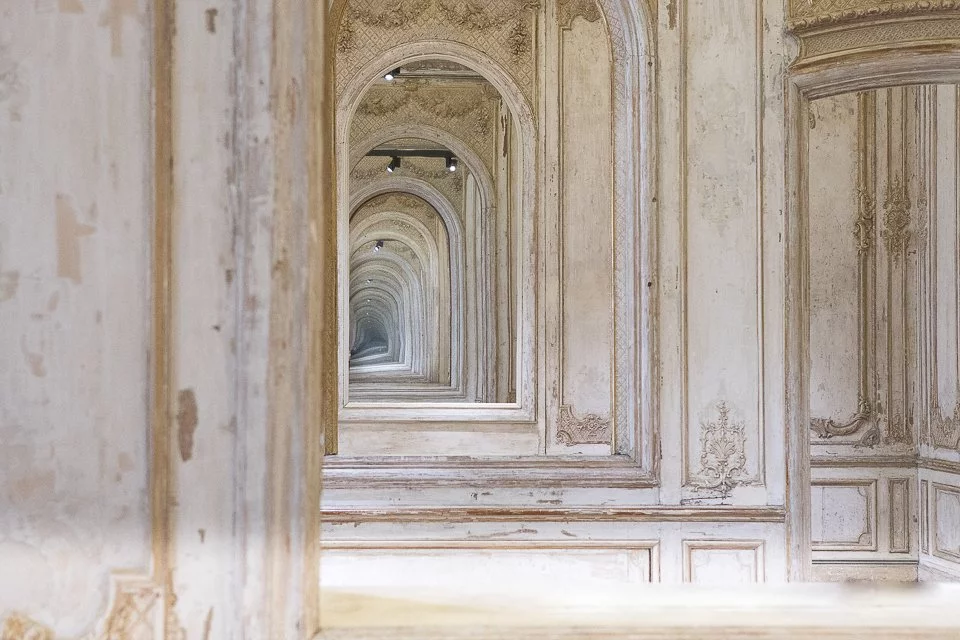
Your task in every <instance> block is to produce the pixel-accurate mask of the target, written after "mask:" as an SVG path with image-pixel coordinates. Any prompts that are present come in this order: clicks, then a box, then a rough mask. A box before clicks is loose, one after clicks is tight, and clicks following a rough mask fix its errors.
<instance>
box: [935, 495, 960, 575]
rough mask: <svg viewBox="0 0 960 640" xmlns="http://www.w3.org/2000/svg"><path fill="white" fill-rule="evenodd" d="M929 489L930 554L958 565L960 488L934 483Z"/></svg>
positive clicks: (959, 555)
mask: <svg viewBox="0 0 960 640" xmlns="http://www.w3.org/2000/svg"><path fill="white" fill-rule="evenodd" d="M931 489H932V490H933V495H932V496H931V504H932V514H933V516H932V523H931V533H932V535H933V540H932V542H931V552H932V554H933V555H934V556H935V557H937V558H940V559H942V560H947V561H949V562H954V563H960V488H957V487H955V486H950V485H944V484H940V483H936V482H935V483H933V484H932V485H931Z"/></svg>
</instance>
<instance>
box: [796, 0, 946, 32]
mask: <svg viewBox="0 0 960 640" xmlns="http://www.w3.org/2000/svg"><path fill="white" fill-rule="evenodd" d="M958 10H960V0H911V1H908V2H890V1H887V2H884V1H882V0H791V2H790V20H789V21H788V22H787V30H789V31H792V32H802V31H808V30H812V29H817V28H825V27H832V26H836V25H843V24H849V23H855V22H863V21H872V20H877V19H883V18H888V19H889V18H900V17H912V16H923V15H931V14H938V13H945V12H956V11H958Z"/></svg>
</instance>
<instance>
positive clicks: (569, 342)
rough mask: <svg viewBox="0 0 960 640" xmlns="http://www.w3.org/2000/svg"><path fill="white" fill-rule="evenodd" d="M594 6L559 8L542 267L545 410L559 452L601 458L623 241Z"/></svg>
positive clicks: (608, 59)
mask: <svg viewBox="0 0 960 640" xmlns="http://www.w3.org/2000/svg"><path fill="white" fill-rule="evenodd" d="M591 5H592V7H593V8H592V11H591V9H590V6H591ZM599 13H600V10H599V7H597V5H596V3H595V2H589V3H580V4H579V5H578V6H576V7H575V6H572V5H571V4H570V3H567V4H561V5H560V6H558V16H557V20H558V24H559V26H560V29H559V35H558V47H559V51H558V61H557V65H556V67H557V73H558V76H559V78H558V92H559V96H558V98H559V100H558V101H559V114H558V115H559V117H558V127H559V134H558V135H559V150H558V154H559V171H560V194H559V203H558V210H559V211H558V219H557V222H556V225H557V226H556V228H557V238H556V241H555V246H556V249H555V251H551V253H552V254H555V256H556V258H555V259H554V258H551V262H552V261H553V260H555V261H556V263H557V264H556V266H555V267H549V268H548V269H549V271H548V273H551V274H552V273H554V269H556V271H555V273H556V276H557V278H558V280H559V284H558V289H557V310H558V319H557V326H556V327H555V328H554V327H551V328H550V331H551V332H553V331H556V335H557V338H556V343H557V353H556V354H553V353H551V354H550V355H549V356H548V357H549V358H550V360H551V363H552V362H553V360H554V358H556V362H557V364H556V368H557V370H558V372H559V380H558V381H557V383H556V384H557V387H558V396H559V397H558V398H557V399H556V400H555V401H554V400H553V399H552V398H551V400H550V401H549V406H548V409H547V411H548V414H553V415H556V418H554V419H552V420H551V422H555V424H556V426H555V429H553V430H551V431H555V436H553V437H552V438H550V440H551V442H550V447H549V449H550V450H551V452H553V453H557V454H569V453H573V452H581V453H592V454H594V455H608V454H609V453H610V452H611V444H612V442H613V431H614V425H613V382H614V381H613V379H612V375H613V373H614V371H615V369H614V356H615V349H614V334H613V331H614V317H613V314H612V313H611V311H612V310H613V308H614V306H615V300H614V298H613V286H614V279H615V273H614V255H613V252H614V246H615V245H616V244H619V243H620V242H623V241H626V239H625V238H624V239H618V238H617V237H616V236H615V235H614V234H615V230H614V213H613V192H612V187H613V174H612V171H611V167H612V166H613V130H612V127H613V111H612V107H613V104H612V101H613V95H612V86H613V75H612V72H613V69H612V52H611V51H610V39H609V35H608V33H607V29H606V27H605V24H604V22H602V21H600V20H599V18H600V15H599ZM575 18H576V19H575ZM565 25H566V26H565ZM551 342H552V341H551ZM551 368H553V366H551ZM556 445H560V446H556ZM591 445H592V446H591Z"/></svg>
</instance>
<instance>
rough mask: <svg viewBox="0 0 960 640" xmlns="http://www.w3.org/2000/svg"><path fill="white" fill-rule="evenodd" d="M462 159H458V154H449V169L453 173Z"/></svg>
mask: <svg viewBox="0 0 960 640" xmlns="http://www.w3.org/2000/svg"><path fill="white" fill-rule="evenodd" d="M459 164H460V161H459V160H457V158H456V156H447V171H449V172H450V173H453V172H455V171H456V170H457V167H458V165H459Z"/></svg>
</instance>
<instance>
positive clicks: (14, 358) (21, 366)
mask: <svg viewBox="0 0 960 640" xmlns="http://www.w3.org/2000/svg"><path fill="white" fill-rule="evenodd" d="M145 4H146V3H143V2H136V1H126V0H124V1H115V2H81V1H80V0H72V1H60V2H57V1H56V0H50V1H47V0H38V1H37V2H16V3H13V2H8V3H4V5H3V7H2V9H0V328H2V329H0V567H2V569H0V612H6V611H7V610H8V609H9V610H17V611H21V612H23V613H24V614H27V615H29V616H32V617H34V618H36V619H38V620H43V621H45V622H47V623H48V624H49V625H50V626H51V627H52V628H53V629H54V630H55V631H56V632H57V634H58V635H63V636H67V637H70V636H78V635H80V634H81V633H83V632H86V631H89V630H92V628H93V625H94V622H95V621H96V620H97V618H98V617H99V616H100V615H102V614H103V613H104V612H105V611H106V609H107V603H108V597H109V595H110V593H109V591H110V584H109V577H110V573H111V571H114V570H133V571H146V570H148V569H149V562H150V557H149V550H150V525H149V513H148V500H147V498H148V496H147V476H148V470H147V460H148V458H147V435H148V430H147V426H148V423H147V414H148V384H147V380H148V372H149V362H148V351H147V344H148V335H149V326H150V299H149V273H150V272H149V264H150V263H149V260H150V251H149V248H150V228H151V224H150V220H151V215H150V210H151V207H150V198H151V193H152V181H151V162H150V160H151V142H150V140H151V114H150V102H149V96H150V87H151V81H150V52H151V49H150V41H149V35H150V21H149V17H148V15H147V14H146V12H145V6H144V5H145ZM2 615H3V613H0V616H2Z"/></svg>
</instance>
